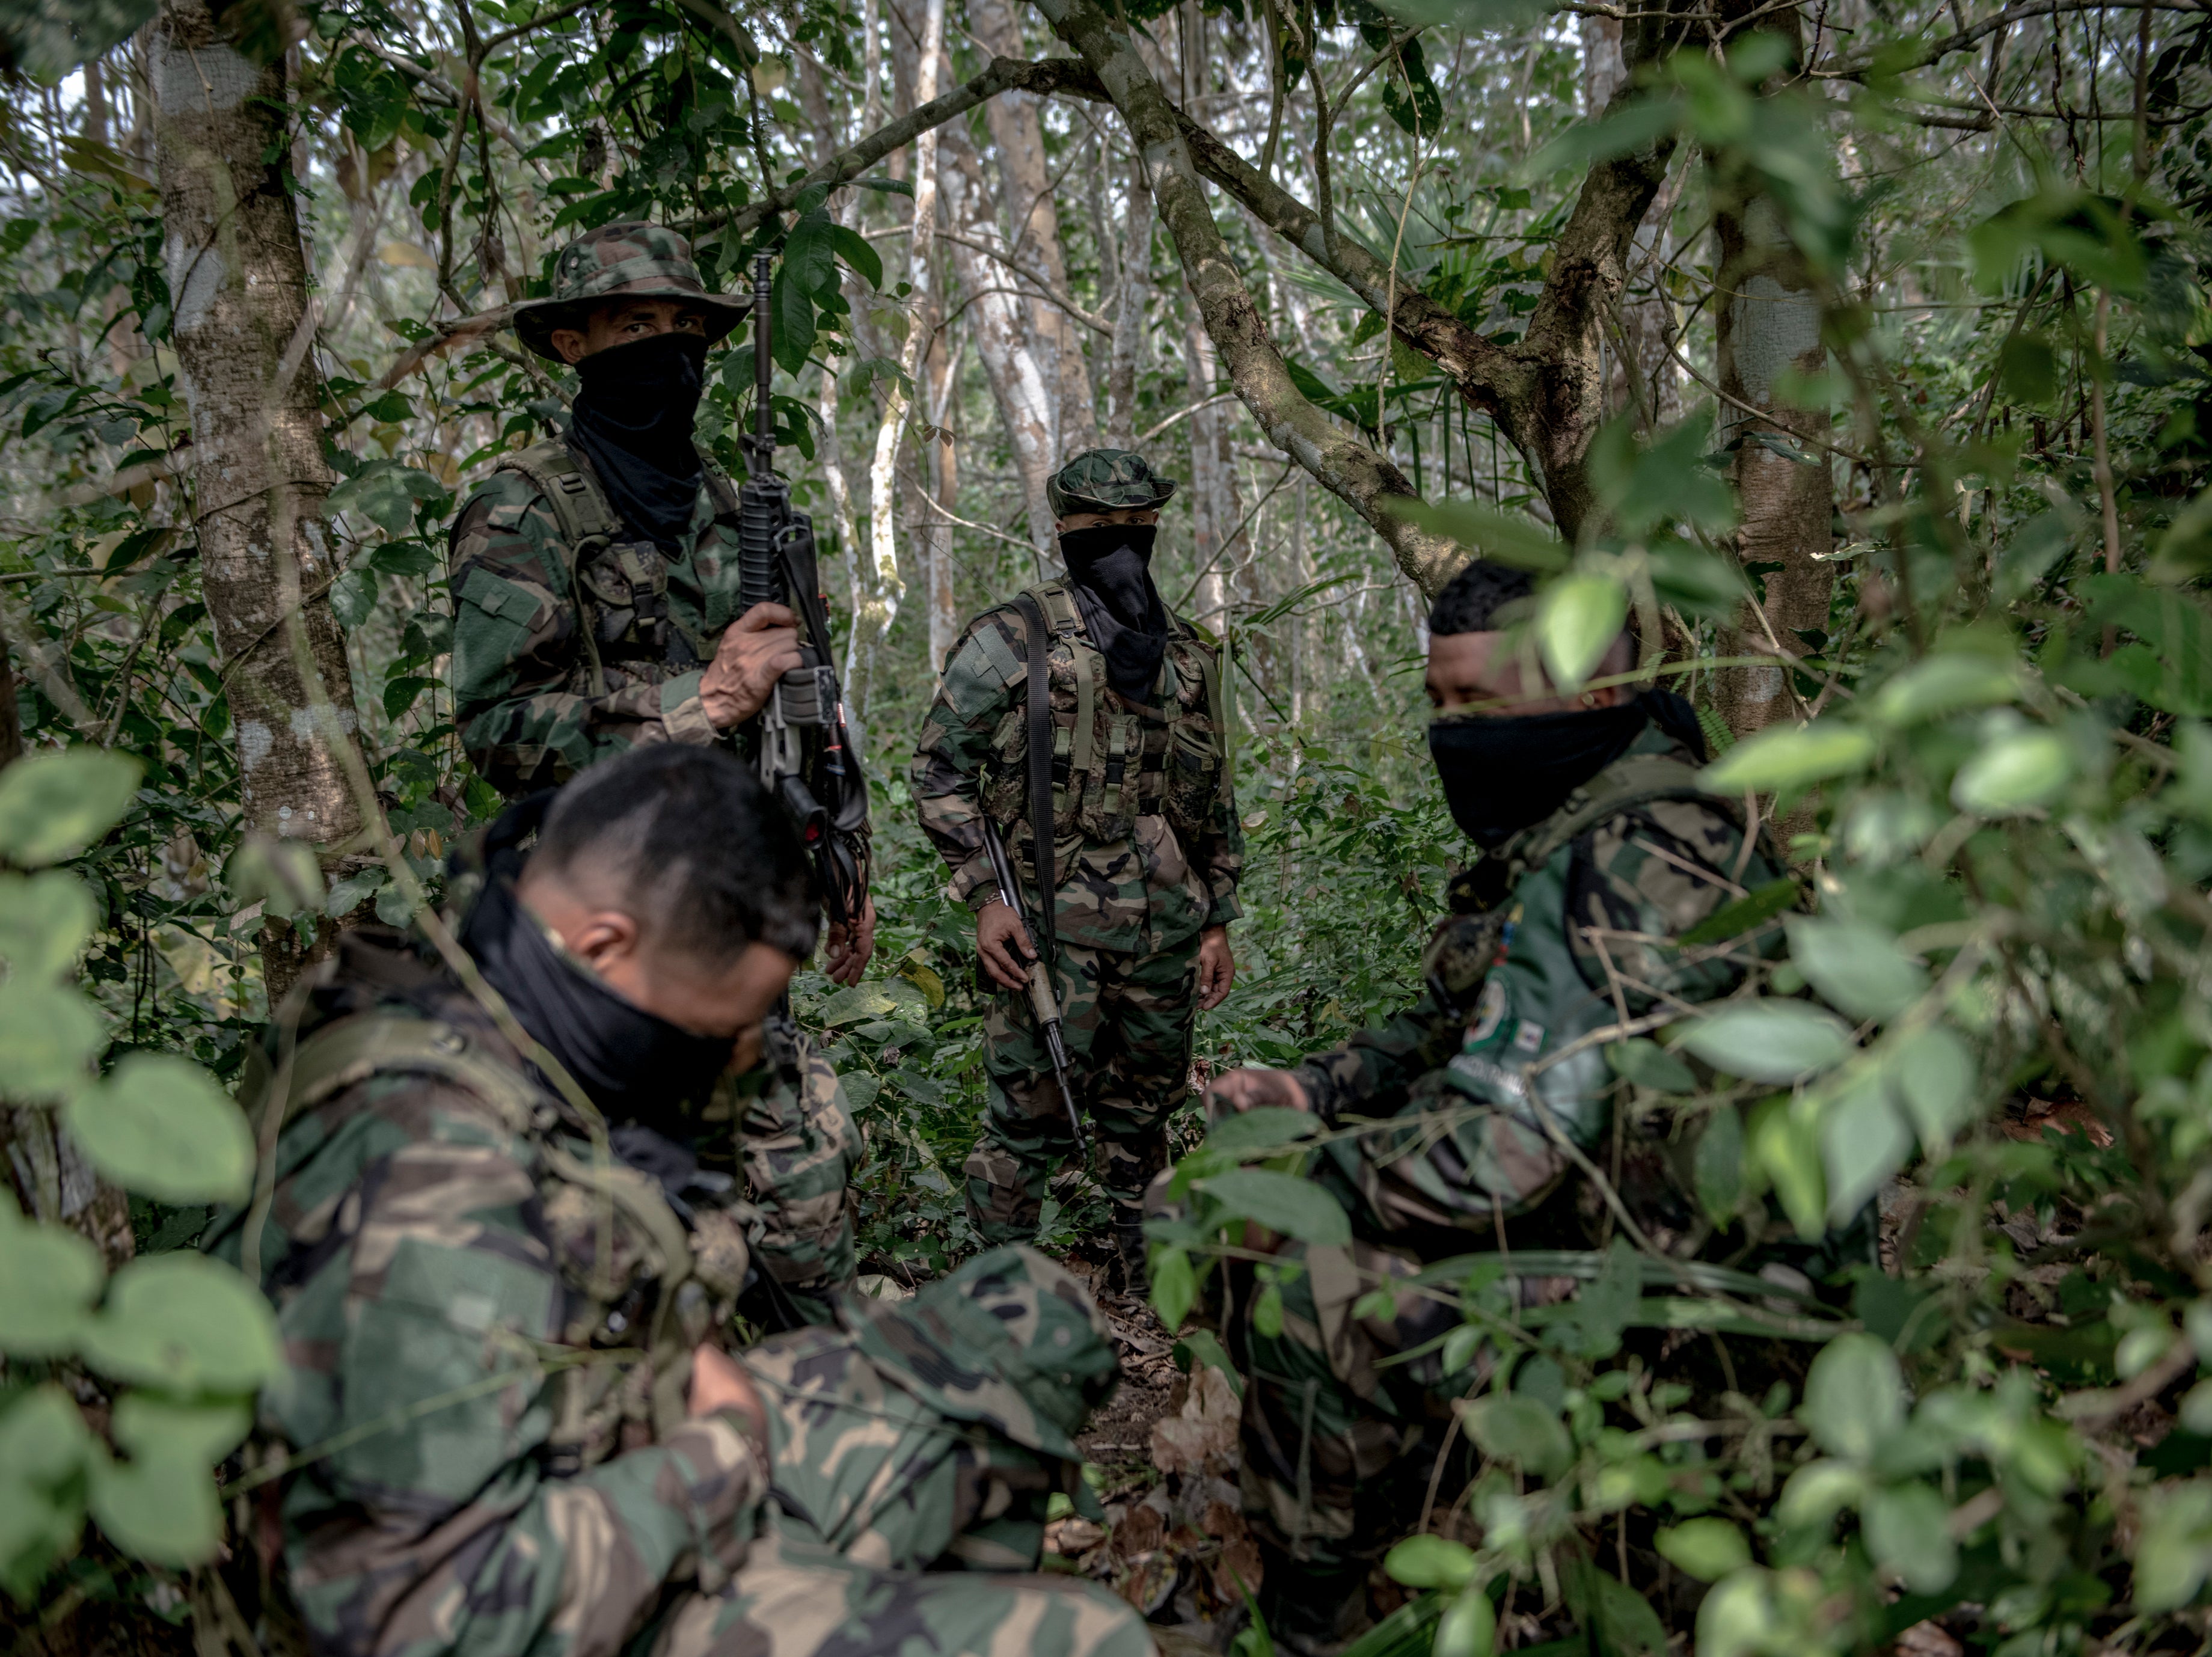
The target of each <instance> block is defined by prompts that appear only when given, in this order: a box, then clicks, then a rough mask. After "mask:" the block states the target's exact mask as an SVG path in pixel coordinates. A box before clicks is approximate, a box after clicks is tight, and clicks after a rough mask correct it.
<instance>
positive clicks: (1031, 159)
mask: <svg viewBox="0 0 2212 1657" xmlns="http://www.w3.org/2000/svg"><path fill="white" fill-rule="evenodd" d="M968 24H969V29H970V30H971V31H972V32H973V33H974V34H975V39H977V41H978V42H980V43H981V45H982V46H983V47H984V48H985V49H986V50H987V51H989V52H992V53H994V54H995V55H996V56H999V57H1001V58H1020V57H1022V56H1024V43H1023V40H1022V27H1021V23H1020V21H1018V18H1017V16H1016V15H1015V12H1014V9H1013V8H1012V6H1010V5H1008V4H1007V3H1006V0H969V7H968ZM1039 101H1040V100H1038V99H1037V98H1036V97H1035V96H1034V95H1032V94H1029V93H1025V92H1004V93H1000V94H999V95H998V96H997V97H995V98H994V99H992V100H991V101H990V102H989V103H988V104H987V105H985V106H984V112H985V114H986V115H987V117H988V118H989V121H990V125H991V141H992V143H993V145H994V148H995V149H997V151H998V157H997V159H998V163H999V180H1000V189H1001V191H1003V192H1004V194H1005V198H1006V224H1007V234H1008V238H1009V241H1008V246H1010V247H1011V249H1012V252H1013V256H1014V258H1016V259H1018V261H1020V262H1021V263H1022V264H1024V265H1027V266H1029V267H1030V268H1032V269H1035V270H1040V271H1041V272H1042V274H1043V275H1044V276H1045V277H1046V278H1047V280H1048V281H1049V282H1051V283H1052V285H1053V287H1054V288H1056V289H1057V290H1059V291H1060V292H1061V293H1063V294H1064V293H1066V291H1067V261H1066V257H1065V255H1064V253H1063V252H1062V250H1061V247H1060V213H1059V209H1058V207H1057V206H1056V204H1055V203H1054V200H1053V190H1052V175H1051V172H1050V169H1049V167H1048V165H1047V162H1046V157H1045V149H1044V124H1043V122H1042V120H1041V119H1040V118H1038V113H1037V111H1038V106H1039ZM1025 308H1026V311H1027V313H1028V321H1029V328H1030V336H1031V337H1032V338H1034V339H1035V340H1036V345H1037V355H1038V357H1039V358H1040V359H1041V360H1042V361H1043V363H1044V365H1045V367H1046V372H1047V373H1048V375H1049V376H1050V377H1051V379H1053V381H1054V385H1055V386H1056V388H1057V392H1058V395H1057V397H1056V398H1055V399H1054V400H1055V404H1056V408H1055V410H1054V415H1055V418H1054V422H1053V451H1054V456H1053V458H1054V464H1057V463H1058V462H1059V461H1060V460H1063V459H1065V458H1066V456H1067V455H1068V454H1070V453H1073V452H1075V451H1077V450H1080V449H1088V448H1095V447H1096V446H1097V442H1098V416H1097V411H1096V410H1095V409H1094V407H1093V405H1092V401H1091V369H1090V365H1089V364H1088V362H1086V361H1085V359H1084V355H1083V342H1082V338H1081V336H1080V334H1079V331H1078V325H1077V323H1076V321H1075V319H1073V318H1072V317H1070V316H1069V315H1068V314H1067V313H1066V312H1064V311H1062V310H1061V309H1060V307H1058V306H1057V305H1054V304H1053V303H1052V301H1051V300H1046V299H1042V298H1031V299H1030V300H1028V301H1027V303H1026V307H1025Z"/></svg>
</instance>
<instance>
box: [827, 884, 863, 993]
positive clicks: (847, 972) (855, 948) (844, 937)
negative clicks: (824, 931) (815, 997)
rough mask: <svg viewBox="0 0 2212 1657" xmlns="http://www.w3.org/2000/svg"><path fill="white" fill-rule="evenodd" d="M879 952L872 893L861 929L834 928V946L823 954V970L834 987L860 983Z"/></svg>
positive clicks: (830, 940) (830, 938) (861, 919)
mask: <svg viewBox="0 0 2212 1657" xmlns="http://www.w3.org/2000/svg"><path fill="white" fill-rule="evenodd" d="M875 952H876V900H875V897H874V895H873V894H871V895H869V897H868V899H867V901H866V902H865V903H864V904H863V905H862V906H861V909H860V924H859V925H858V926H832V927H831V928H830V929H829V948H828V949H827V950H824V951H823V960H822V970H823V972H825V973H827V974H829V981H830V982H831V983H833V984H857V983H859V982H860V974H862V973H864V972H866V970H867V967H868V957H869V956H872V955H874V954H875Z"/></svg>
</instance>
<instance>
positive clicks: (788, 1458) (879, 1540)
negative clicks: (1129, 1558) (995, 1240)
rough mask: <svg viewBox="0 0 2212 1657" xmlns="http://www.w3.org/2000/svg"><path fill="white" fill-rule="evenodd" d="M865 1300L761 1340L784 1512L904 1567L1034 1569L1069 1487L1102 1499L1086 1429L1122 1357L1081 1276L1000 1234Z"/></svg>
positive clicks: (773, 1516)
mask: <svg viewBox="0 0 2212 1657" xmlns="http://www.w3.org/2000/svg"><path fill="white" fill-rule="evenodd" d="M847 1305H848V1326H847V1327H845V1328H842V1329H827V1328H821V1329H809V1330H805V1331H801V1332H797V1333H793V1334H789V1335H779V1336H775V1337H774V1338H771V1339H769V1340H767V1341H764V1342H763V1343H762V1344H759V1345H758V1346H756V1347H754V1348H752V1349H751V1350H749V1351H748V1352H747V1353H746V1354H745V1368H746V1369H748V1370H749V1371H750V1373H751V1375H752V1377H753V1379H754V1381H756V1382H757V1384H758V1386H759V1387H760V1389H761V1393H762V1396H763V1398H764V1399H766V1400H767V1403H768V1407H769V1445H770V1453H771V1454H770V1459H771V1460H772V1462H773V1463H774V1466H775V1473H774V1483H773V1484H772V1485H771V1487H770V1490H769V1517H768V1520H767V1521H766V1522H767V1523H768V1524H769V1526H771V1527H773V1528H775V1529H776V1530H779V1531H781V1532H784V1533H787V1534H790V1535H794V1536H797V1537H799V1538H801V1539H805V1540H806V1541H810V1542H817V1543H821V1544H823V1545H828V1546H829V1547H833V1548H835V1549H836V1551H838V1552H839V1553H842V1554H843V1555H845V1556H846V1557H848V1558H853V1559H857V1560H860V1561H861V1562H863V1563H867V1564H871V1565H878V1566H883V1567H884V1568H886V1569H893V1570H930V1569H937V1570H957V1569H969V1570H1011V1571H1019V1570H1034V1569H1036V1565H1037V1561H1038V1557H1039V1556H1040V1554H1041V1553H1042V1549H1043V1545H1044V1526H1045V1518H1046V1514H1047V1510H1048V1506H1049V1504H1050V1501H1051V1498H1052V1497H1053V1496H1054V1495H1063V1496H1066V1497H1068V1498H1069V1500H1070V1501H1071V1502H1073V1503H1074V1505H1075V1507H1076V1508H1077V1510H1078V1511H1079V1512H1088V1514H1090V1516H1091V1517H1092V1518H1097V1517H1099V1516H1100V1514H1099V1512H1098V1508H1097V1497H1096V1496H1094V1495H1093V1494H1092V1493H1091V1488H1090V1486H1089V1485H1087V1484H1085V1483H1084V1480H1083V1454H1082V1452H1081V1451H1080V1450H1079V1449H1078V1448H1076V1445H1075V1441H1074V1436H1073V1435H1074V1434H1075V1433H1076V1432H1077V1431H1078V1430H1079V1429H1080V1428H1081V1426H1082V1423H1083V1422H1084V1421H1085V1418H1086V1417H1088V1416H1089V1415H1090V1413H1091V1411H1092V1410H1093V1409H1095V1408H1096V1407H1097V1405H1100V1404H1102V1403H1103V1402H1104V1401H1105V1400H1106V1399H1107V1398H1108V1397H1109V1395H1110V1394H1111V1393H1112V1392H1113V1390H1114V1387H1115V1382H1116V1381H1117V1380H1118V1378H1119V1375H1120V1366H1119V1364H1118V1363H1117V1362H1116V1360H1115V1354H1114V1342H1113V1338H1112V1336H1111V1334H1110V1332H1109V1330H1108V1327H1107V1325H1106V1321H1105V1320H1104V1318H1103V1317H1102V1316H1101V1315H1100V1314H1099V1311H1098V1308H1097V1304H1096V1303H1095V1302H1093V1301H1092V1300H1091V1296H1090V1295H1089V1294H1088V1293H1087V1292H1086V1291H1085V1289H1084V1288H1083V1286H1082V1284H1080V1283H1079V1282H1078V1281H1077V1280H1076V1279H1075V1278H1073V1276H1071V1275H1070V1274H1069V1273H1068V1272H1066V1271H1065V1270H1063V1269H1062V1268H1061V1267H1060V1266H1055V1265H1054V1264H1053V1262H1051V1261H1050V1260H1048V1259H1045V1257H1044V1256H1043V1255H1042V1254H1039V1253H1035V1252H1034V1251H1032V1250H1030V1249H1027V1248H1018V1247H1011V1248H999V1249H994V1250H991V1251H989V1252H987V1253H982V1254H979V1255H977V1256H975V1258H974V1259H970V1260H969V1261H968V1262H966V1263H965V1264H964V1265H963V1266H961V1267H960V1268H959V1270H957V1272H953V1273H951V1275H950V1276H949V1277H945V1278H940V1279H939V1280H938V1281H937V1282H935V1283H932V1284H924V1285H923V1287H922V1288H921V1291H920V1292H919V1293H917V1294H916V1295H915V1296H914V1297H913V1298H912V1299H910V1300H908V1301H904V1302H887V1303H877V1304H875V1305H873V1306H870V1305H869V1304H868V1303H867V1302H847ZM862 1308H866V1309H862Z"/></svg>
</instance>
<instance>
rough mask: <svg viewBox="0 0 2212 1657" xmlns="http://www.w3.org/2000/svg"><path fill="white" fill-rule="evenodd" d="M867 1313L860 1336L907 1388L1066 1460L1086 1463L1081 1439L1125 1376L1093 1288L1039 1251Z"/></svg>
mask: <svg viewBox="0 0 2212 1657" xmlns="http://www.w3.org/2000/svg"><path fill="white" fill-rule="evenodd" d="M847 1304H848V1306H850V1305H852V1304H853V1302H847ZM862 1315H863V1316H865V1318H866V1321H862V1322H858V1323H857V1326H856V1327H855V1328H854V1345H855V1346H857V1347H858V1348H859V1349H860V1351H861V1352H862V1353H863V1354H864V1355H865V1356H866V1357H868V1358H869V1359H871V1360H872V1362H873V1363H875V1364H876V1366H877V1367H878V1369H882V1370H883V1371H884V1372H885V1374H886V1375H888V1376H889V1377H890V1379H891V1380H892V1381H896V1383H897V1384H898V1385H899V1386H901V1387H903V1388H905V1389H906V1390H907V1391H908V1392H910V1393H914V1394H915V1396H916V1397H917V1398H919V1399H921V1400H922V1402H923V1403H925V1404H927V1405H929V1406H930V1407H931V1408H932V1409H933V1410H936V1411H939V1413H940V1414H943V1415H946V1416H950V1417H952V1418H953V1419H954V1420H956V1421H973V1422H976V1423H980V1424H981V1425H983V1426H986V1427H988V1428H990V1429H992V1430H994V1432H999V1433H1003V1434H1004V1435H1006V1437H1008V1438H1010V1439H1012V1440H1013V1442H1015V1443H1017V1444H1019V1445H1022V1446H1024V1448H1029V1449H1032V1450H1036V1451H1038V1452H1040V1453H1041V1454H1045V1455H1048V1456H1056V1457H1059V1458H1060V1459H1061V1460H1069V1461H1080V1460H1082V1459H1083V1453H1082V1452H1081V1451H1080V1450H1079V1449H1077V1448H1076V1447H1075V1435H1076V1434H1077V1433H1078V1432H1079V1431H1080V1430H1081V1429H1082V1427H1083V1423H1084V1422H1085V1419H1086V1418H1087V1417H1089V1416H1090V1414H1091V1411H1093V1410H1094V1409H1096V1408H1097V1406H1098V1405H1101V1404H1103V1403H1104V1402H1105V1401H1106V1399H1108V1398H1109V1397H1110V1396H1111V1395H1112V1393H1113V1391H1114V1385H1115V1381H1116V1380H1118V1379H1119V1377H1120V1375H1121V1367H1120V1364H1119V1363H1117V1361H1116V1360H1115V1356H1114V1342H1113V1339H1112V1337H1111V1335H1110V1334H1109V1332H1108V1329H1107V1326H1106V1320H1105V1318H1104V1317H1103V1315H1102V1314H1100V1312H1099V1310H1098V1308H1097V1304H1096V1303H1095V1302H1093V1301H1092V1300H1091V1296H1090V1293H1089V1291H1088V1290H1085V1288H1084V1287H1083V1285H1082V1284H1081V1283H1079V1281H1078V1280H1077V1279H1076V1278H1074V1277H1073V1275H1072V1274H1071V1273H1069V1272H1066V1271H1064V1270H1062V1269H1061V1268H1060V1266H1055V1265H1054V1264H1053V1263H1052V1262H1051V1261H1050V1260H1048V1259H1046V1258H1045V1257H1044V1256H1043V1255H1042V1254H1040V1253H1037V1252H1036V1250H1035V1249H1031V1248H1018V1247H1017V1248H994V1249H992V1250H991V1251H990V1252H989V1253H983V1254H978V1255H977V1256H976V1257H975V1259H972V1260H969V1262H968V1263H967V1264H966V1265H964V1266H962V1267H961V1268H960V1269H959V1270H958V1271H957V1272H953V1273H952V1274H951V1276H950V1277H947V1278H940V1279H939V1281H937V1282H936V1283H933V1284H929V1285H928V1286H927V1287H926V1288H924V1289H923V1290H921V1292H920V1293H919V1294H917V1295H916V1296H915V1297H914V1298H913V1299H912V1300H909V1301H894V1302H886V1303H884V1305H883V1306H882V1307H881V1308H879V1309H876V1310H872V1311H871V1312H868V1313H866V1314H862Z"/></svg>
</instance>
